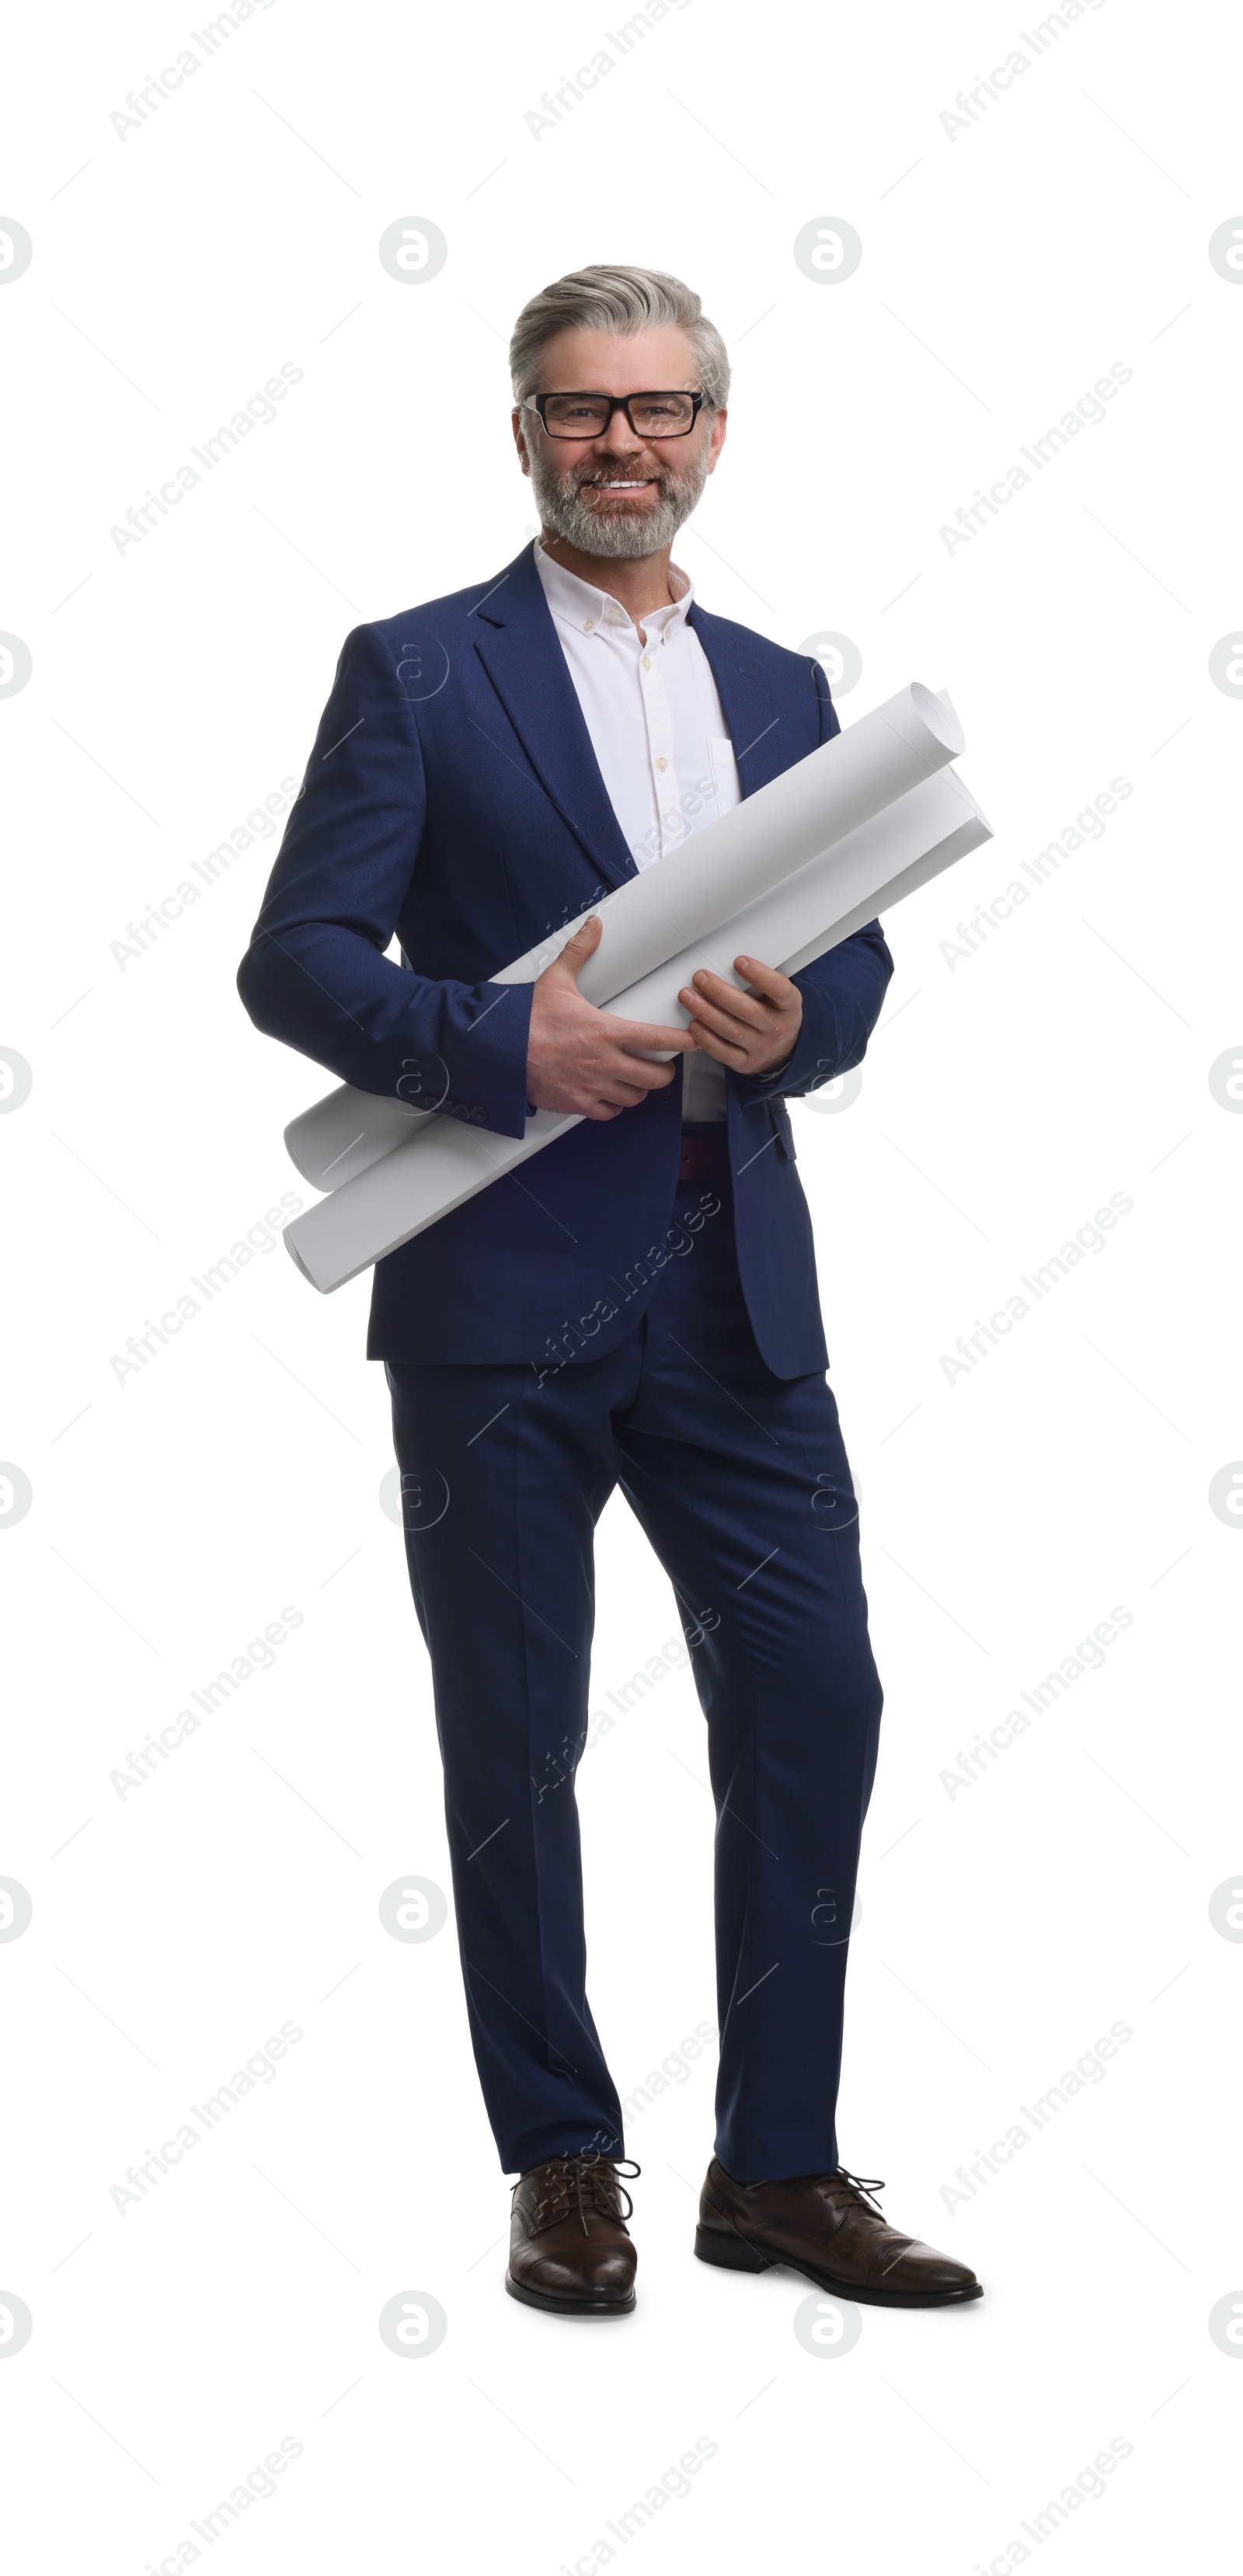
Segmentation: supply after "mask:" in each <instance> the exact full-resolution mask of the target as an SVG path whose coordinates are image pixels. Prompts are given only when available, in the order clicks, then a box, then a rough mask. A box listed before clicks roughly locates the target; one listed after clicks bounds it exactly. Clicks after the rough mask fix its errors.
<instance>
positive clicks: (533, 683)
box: [470, 546, 638, 886]
mask: <svg viewBox="0 0 1243 2576" xmlns="http://www.w3.org/2000/svg"><path fill="white" fill-rule="evenodd" d="M470 614H471V618H472V621H473V623H474V626H475V630H476V632H475V639H474V642H475V651H476V653H477V654H478V656H479V659H480V661H481V662H482V663H483V666H484V669H485V670H486V672H487V674H488V678H489V679H490V681H491V683H492V686H493V688H494V689H495V691H496V694H497V696H498V698H499V699H500V701H501V704H502V706H503V707H504V709H505V713H506V715H507V716H508V718H509V721H510V723H511V725H512V726H513V728H514V731H515V733H516V734H517V736H518V738H519V741H520V742H521V744H522V747H523V750H524V751H525V753H526V756H527V759H528V760H529V761H530V763H531V767H532V769H533V770H534V772H535V775H536V777H537V779H538V780H539V783H540V786H541V787H542V788H543V790H544V792H545V794H546V795H547V796H548V797H549V798H550V799H551V801H552V803H553V804H554V805H555V806H556V809H557V812H558V813H559V814H560V816H561V817H562V820H563V821H564V822H565V823H567V824H568V825H569V828H570V830H571V831H572V832H573V834H574V837H575V839H576V841H577V842H578V843H579V845H580V847H581V849H582V850H583V852H584V854H585V856H586V857H587V859H588V860H589V861H590V863H591V866H592V867H593V868H594V869H595V870H596V871H597V872H598V874H599V875H600V876H601V877H603V878H604V879H605V881H606V882H607V883H608V884H609V885H614V886H618V885H622V884H624V882H625V880H626V878H627V877H632V876H636V875H637V874H638V871H637V869H636V867H635V863H634V860H633V859H632V857H631V855H630V851H629V849H628V848H627V846H626V839H625V835H624V833H623V831H622V828H621V825H620V823H619V822H618V820H617V816H616V815H615V813H614V811H613V807H612V803H611V801H610V798H609V793H608V789H607V788H606V786H605V784H604V780H603V778H602V777H601V775H600V765H599V762H598V761H597V759H596V755H595V753H594V751H593V750H592V747H591V736H590V734H589V733H588V731H587V726H586V723H585V722H584V718H583V711H582V708H581V707H580V705H579V703H578V695H577V692H576V690H575V687H574V683H573V681H572V679H571V678H570V674H569V669H568V667H567V664H566V659H565V655H564V653H563V652H562V650H561V643H560V639H559V637H558V634H557V630H556V627H555V625H554V623H553V619H552V614H551V611H550V609H549V606H548V602H547V600H546V599H545V597H544V591H543V585H542V583H541V581H540V577H539V574H538V573H537V571H536V569H535V550H534V547H533V546H526V547H525V548H524V549H523V552H522V553H521V554H520V555H519V556H517V557H516V559H515V561H514V562H513V563H511V564H510V565H509V567H508V569H507V571H506V572H505V573H504V574H503V575H502V576H501V579H500V580H499V581H498V582H497V583H496V585H495V586H494V588H493V589H492V590H491V591H489V592H488V593H487V594H486V595H485V597H484V598H483V599H482V600H480V602H479V604H478V606H477V607H476V608H474V609H472V611H471V612H470Z"/></svg>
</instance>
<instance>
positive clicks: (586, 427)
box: [519, 393, 704, 438]
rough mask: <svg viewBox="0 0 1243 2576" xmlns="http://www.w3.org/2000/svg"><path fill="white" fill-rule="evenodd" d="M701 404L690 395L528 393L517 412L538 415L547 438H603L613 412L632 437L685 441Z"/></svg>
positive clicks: (695, 397) (697, 398) (700, 395)
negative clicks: (620, 413) (623, 419)
mask: <svg viewBox="0 0 1243 2576" xmlns="http://www.w3.org/2000/svg"><path fill="white" fill-rule="evenodd" d="M703 403H704V396H703V395H702V394H691V393H647V394H528V395H527V396H526V399H525V401H524V402H522V403H521V404H520V405H519V409H520V410H521V411H534V412H538V414H539V418H540V423H541V426H542V428H543V429H544V431H545V433H546V435H547V436H548V437H549V438H603V437H605V436H606V434H607V432H608V429H609V426H610V424H611V422H612V418H613V414H614V412H615V411H624V413H625V415H626V418H627V420H628V421H629V423H630V427H631V429H632V430H633V432H634V435H635V437H636V438H689V436H690V433H691V431H692V430H693V428H694V426H695V422H696V420H697V419H698V417H699V414H700V412H701V410H702V408H703Z"/></svg>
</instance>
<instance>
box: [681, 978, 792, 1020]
mask: <svg viewBox="0 0 1243 2576" xmlns="http://www.w3.org/2000/svg"><path fill="white" fill-rule="evenodd" d="M687 990H688V991H689V992H690V994H691V1000H692V1002H695V1001H699V1000H700V999H704V1000H707V1001H709V1002H715V1003H716V1005H717V1008H718V1010H722V1011H731V1012H732V1013H733V1015H734V1018H735V1019H739V1020H748V1021H749V1022H750V1024H751V1026H752V1028H756V1029H768V1028H771V1026H772V1006H771V1004H770V1003H768V1002H762V1001H759V1000H757V999H756V997H755V995H754V994H751V993H740V992H739V990H738V986H737V985H736V984H727V983H726V981H725V977H724V976H723V975H713V974H712V973H710V971H709V970H708V968H707V967H701V968H700V970H699V973H698V974H697V975H696V977H695V979H694V982H693V984H691V985H689V986H688V987H687ZM682 998H683V997H682V995H681V994H680V993H679V995H678V1000H679V1001H681V1000H682ZM686 1008H687V1009H688V1010H689V1009H690V1008H691V1003H690V1002H688V1003H687V1004H686Z"/></svg>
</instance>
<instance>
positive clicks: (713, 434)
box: [708, 404, 729, 474]
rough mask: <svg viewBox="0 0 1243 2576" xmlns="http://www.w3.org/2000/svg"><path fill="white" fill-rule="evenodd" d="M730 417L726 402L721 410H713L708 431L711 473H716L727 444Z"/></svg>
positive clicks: (709, 470)
mask: <svg viewBox="0 0 1243 2576" xmlns="http://www.w3.org/2000/svg"><path fill="white" fill-rule="evenodd" d="M728 419H729V413H728V411H727V410H726V408H725V405H724V404H722V405H721V408H720V410H719V411H714V412H713V415H712V426H711V428H710V430H709V432H708V472H709V473H710V474H715V472H716V462H717V458H718V456H719V455H720V453H721V449H722V448H723V447H724V445H725V428H726V423H727V421H728Z"/></svg>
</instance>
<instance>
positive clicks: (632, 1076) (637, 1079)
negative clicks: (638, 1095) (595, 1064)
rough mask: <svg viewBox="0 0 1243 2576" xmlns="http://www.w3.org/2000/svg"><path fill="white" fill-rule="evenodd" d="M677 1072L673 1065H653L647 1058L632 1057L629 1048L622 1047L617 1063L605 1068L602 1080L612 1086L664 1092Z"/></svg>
mask: <svg viewBox="0 0 1243 2576" xmlns="http://www.w3.org/2000/svg"><path fill="white" fill-rule="evenodd" d="M675 1070H676V1068H675V1067H674V1066H673V1065H671V1064H651V1063H649V1061H648V1059H647V1057H646V1056H639V1055H631V1054H630V1052H629V1049H628V1048H625V1047H622V1048H619V1050H618V1057H617V1061H616V1062H614V1063H613V1064H610V1065H608V1066H607V1067H606V1068H605V1070H604V1072H603V1073H602V1075H601V1077H600V1079H601V1080H602V1081H604V1082H608V1083H610V1084H616V1083H619V1082H621V1083H631V1084H633V1085H635V1086H636V1087H641V1088H642V1089H643V1090H644V1091H663V1090H665V1089H666V1087H667V1085H668V1084H669V1083H671V1082H672V1080H673V1077H674V1072H675Z"/></svg>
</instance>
